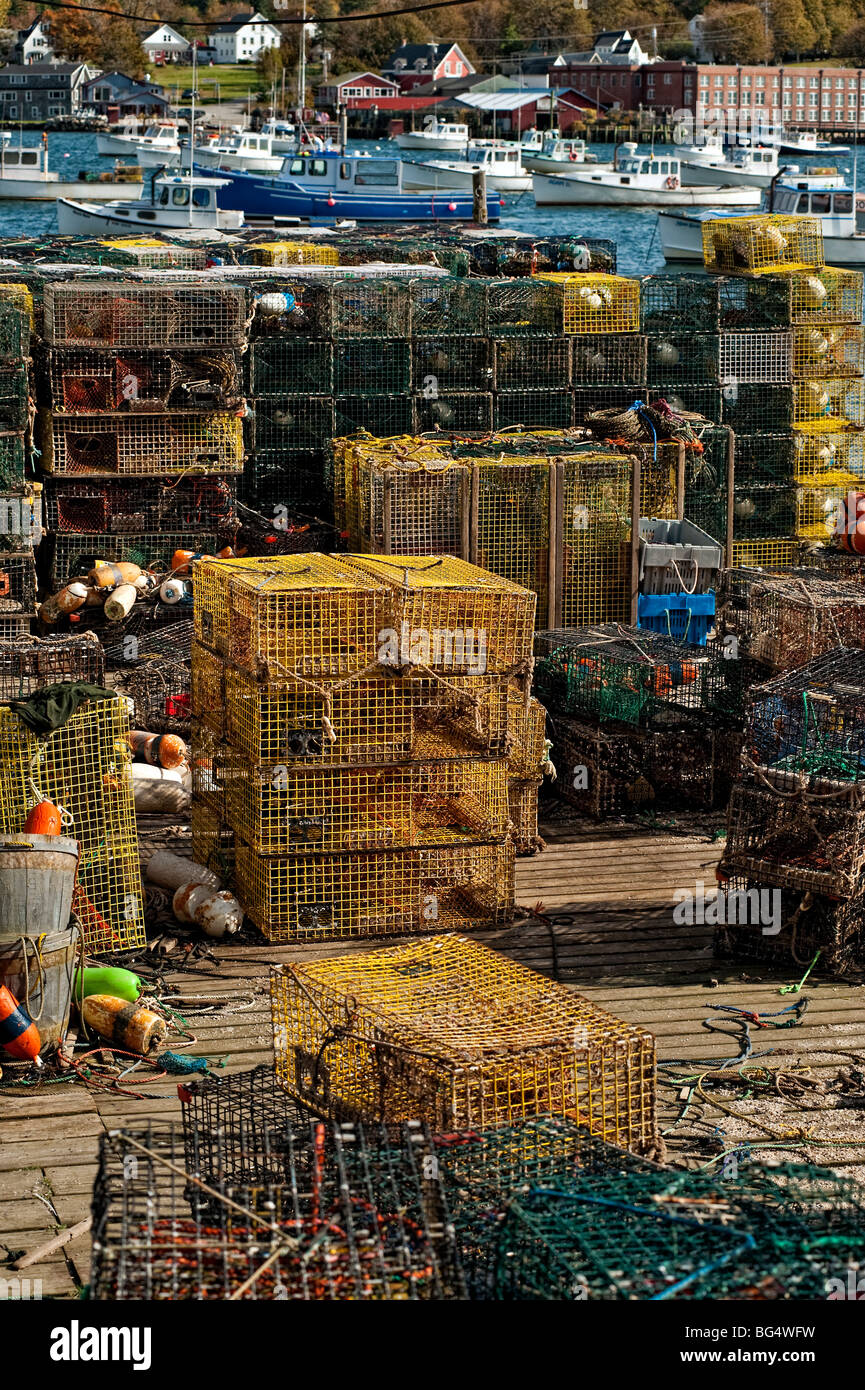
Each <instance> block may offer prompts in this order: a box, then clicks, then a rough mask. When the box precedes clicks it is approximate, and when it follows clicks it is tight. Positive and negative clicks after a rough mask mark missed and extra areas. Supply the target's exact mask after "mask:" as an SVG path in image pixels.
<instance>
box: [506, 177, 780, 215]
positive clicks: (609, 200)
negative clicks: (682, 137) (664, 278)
mask: <svg viewBox="0 0 865 1390" xmlns="http://www.w3.org/2000/svg"><path fill="white" fill-rule="evenodd" d="M596 178H597V175H585V176H573V175H572V176H571V177H569V178H566V177H564V176H562V175H559V176H558V177H552V176H550V175H546V174H535V175H534V176H533V178H532V186H533V189H534V194H535V202H536V203H537V205H538V207H551V206H553V207H555V206H561V205H563V204H577V205H579V206H583V207H586V206H588V207H610V206H614V207H643V208H648V207H756V206H757V205H758V204H759V202H760V194H759V192H758V191H756V190H754V192H753V193H752V192H751V191H750V190H749V189H747V188H732V189H729V188H718V187H713V188H684V187H681V186H680V187H679V188H635V187H634V185H633V184H613V183H609V182H606V181H605V180H604V179H603V178H601V179H598V181H597V182H595V181H594V180H595V179H596Z"/></svg>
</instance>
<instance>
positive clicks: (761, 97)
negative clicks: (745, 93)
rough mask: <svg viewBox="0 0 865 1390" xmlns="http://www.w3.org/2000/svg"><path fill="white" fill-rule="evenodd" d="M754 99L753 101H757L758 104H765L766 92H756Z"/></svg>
mask: <svg viewBox="0 0 865 1390" xmlns="http://www.w3.org/2000/svg"><path fill="white" fill-rule="evenodd" d="M754 100H755V102H756V103H757V105H758V106H765V105H766V93H765V92H758V93H757V95H756V96H755V98H754Z"/></svg>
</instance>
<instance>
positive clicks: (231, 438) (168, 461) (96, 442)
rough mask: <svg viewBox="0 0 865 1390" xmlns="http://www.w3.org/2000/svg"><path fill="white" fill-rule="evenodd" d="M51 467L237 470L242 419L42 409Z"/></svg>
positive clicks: (123, 471)
mask: <svg viewBox="0 0 865 1390" xmlns="http://www.w3.org/2000/svg"><path fill="white" fill-rule="evenodd" d="M40 435H41V442H42V465H43V467H44V468H45V470H46V471H47V472H49V473H54V474H57V475H60V474H63V475H70V474H105V473H108V474H111V475H113V476H115V477H134V476H141V475H152V474H155V475H159V476H165V475H168V474H171V475H173V474H178V473H180V474H190V473H240V472H242V470H243V421H242V420H241V418H240V416H239V415H238V414H236V413H232V412H228V411H225V412H211V413H198V412H187V413H186V414H184V413H182V412H180V411H178V412H176V413H175V414H173V415H171V416H170V417H166V416H164V415H155V414H148V415H133V416H130V415H124V414H108V413H106V414H101V415H58V414H56V413H54V412H51V411H47V410H46V411H41V412H40Z"/></svg>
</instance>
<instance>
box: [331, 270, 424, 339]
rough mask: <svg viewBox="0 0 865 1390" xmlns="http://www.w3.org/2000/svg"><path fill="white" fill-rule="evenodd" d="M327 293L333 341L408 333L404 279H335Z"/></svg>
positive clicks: (408, 307)
mask: <svg viewBox="0 0 865 1390" xmlns="http://www.w3.org/2000/svg"><path fill="white" fill-rule="evenodd" d="M331 295H332V308H333V336H334V339H335V340H337V341H338V340H339V339H340V338H361V337H362V338H408V337H410V336H411V307H412V305H411V291H410V288H409V285H408V284H407V283H406V281H404V280H379V279H369V280H363V279H357V280H355V279H349V280H338V281H336V283H335V284H334V285H333V288H332V291H331Z"/></svg>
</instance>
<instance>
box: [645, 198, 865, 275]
mask: <svg viewBox="0 0 865 1390" xmlns="http://www.w3.org/2000/svg"><path fill="white" fill-rule="evenodd" d="M658 227H659V232H660V237H661V249H662V251H663V253H664V260H665V261H666V262H667V263H668V265H677V264H681V265H702V263H703V233H702V226H701V223H700V222H699V221H698V220H697V219H696V218H693V217H686V216H684V215H682V216H677V215H676V214H675V213H663V212H662V213H659V214H658ZM823 251H824V254H825V257H826V264H827V265H841V266H857V267H859V268H860V269H862V268H865V236H850V237H835V236H824V238H823Z"/></svg>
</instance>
